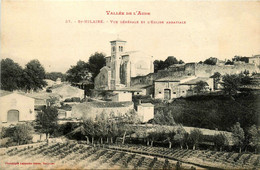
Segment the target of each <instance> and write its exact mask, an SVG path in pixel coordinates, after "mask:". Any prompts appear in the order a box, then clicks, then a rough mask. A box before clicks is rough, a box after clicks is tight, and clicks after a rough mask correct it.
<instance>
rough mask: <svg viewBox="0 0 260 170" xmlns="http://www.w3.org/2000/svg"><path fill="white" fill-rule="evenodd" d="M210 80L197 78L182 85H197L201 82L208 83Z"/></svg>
mask: <svg viewBox="0 0 260 170" xmlns="http://www.w3.org/2000/svg"><path fill="white" fill-rule="evenodd" d="M209 79H210V78H208V77H197V78H195V79H192V80H189V81H186V82H184V83H181V85H195V84H197V83H198V82H199V81H208V80H209Z"/></svg>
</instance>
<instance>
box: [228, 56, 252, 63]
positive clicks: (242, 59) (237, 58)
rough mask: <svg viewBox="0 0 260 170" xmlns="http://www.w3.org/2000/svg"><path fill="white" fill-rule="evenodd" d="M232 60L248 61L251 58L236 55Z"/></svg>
mask: <svg viewBox="0 0 260 170" xmlns="http://www.w3.org/2000/svg"><path fill="white" fill-rule="evenodd" d="M232 61H242V62H245V63H248V62H249V59H248V57H242V56H237V55H236V56H234V57H233V58H232Z"/></svg>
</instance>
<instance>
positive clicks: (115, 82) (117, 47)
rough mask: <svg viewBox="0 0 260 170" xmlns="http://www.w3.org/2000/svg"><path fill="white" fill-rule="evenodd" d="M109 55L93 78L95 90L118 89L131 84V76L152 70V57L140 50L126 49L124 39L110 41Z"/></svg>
mask: <svg viewBox="0 0 260 170" xmlns="http://www.w3.org/2000/svg"><path fill="white" fill-rule="evenodd" d="M110 44H111V56H107V57H106V66H104V67H103V68H101V69H100V73H99V74H98V75H97V76H96V78H95V89H97V90H120V89H122V88H124V87H130V86H131V78H132V77H137V76H144V75H147V74H149V73H153V72H154V68H153V57H152V56H149V55H147V54H145V53H143V52H141V51H126V41H123V40H120V39H117V40H114V41H110Z"/></svg>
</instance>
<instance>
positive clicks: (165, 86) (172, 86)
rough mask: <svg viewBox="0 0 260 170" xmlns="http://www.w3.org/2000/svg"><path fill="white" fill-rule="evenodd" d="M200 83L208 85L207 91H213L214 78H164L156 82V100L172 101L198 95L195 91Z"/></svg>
mask: <svg viewBox="0 0 260 170" xmlns="http://www.w3.org/2000/svg"><path fill="white" fill-rule="evenodd" d="M199 81H204V82H206V83H207V87H206V89H208V90H209V91H211V90H213V78H208V77H195V76H184V77H177V78H176V77H171V76H170V77H164V78H161V79H158V80H155V81H154V98H155V99H165V100H171V99H174V98H179V97H186V96H190V95H194V94H197V92H196V91H195V90H194V87H196V85H197V83H198V82H199Z"/></svg>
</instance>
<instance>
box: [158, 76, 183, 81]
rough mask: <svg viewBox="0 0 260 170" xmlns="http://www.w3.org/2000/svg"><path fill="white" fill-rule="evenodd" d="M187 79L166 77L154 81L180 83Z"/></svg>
mask: <svg viewBox="0 0 260 170" xmlns="http://www.w3.org/2000/svg"><path fill="white" fill-rule="evenodd" d="M186 78H188V77H185V76H184V77H173V76H168V77H164V78H161V79H158V80H155V81H156V82H168V81H172V82H180V81H181V80H183V79H186Z"/></svg>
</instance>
